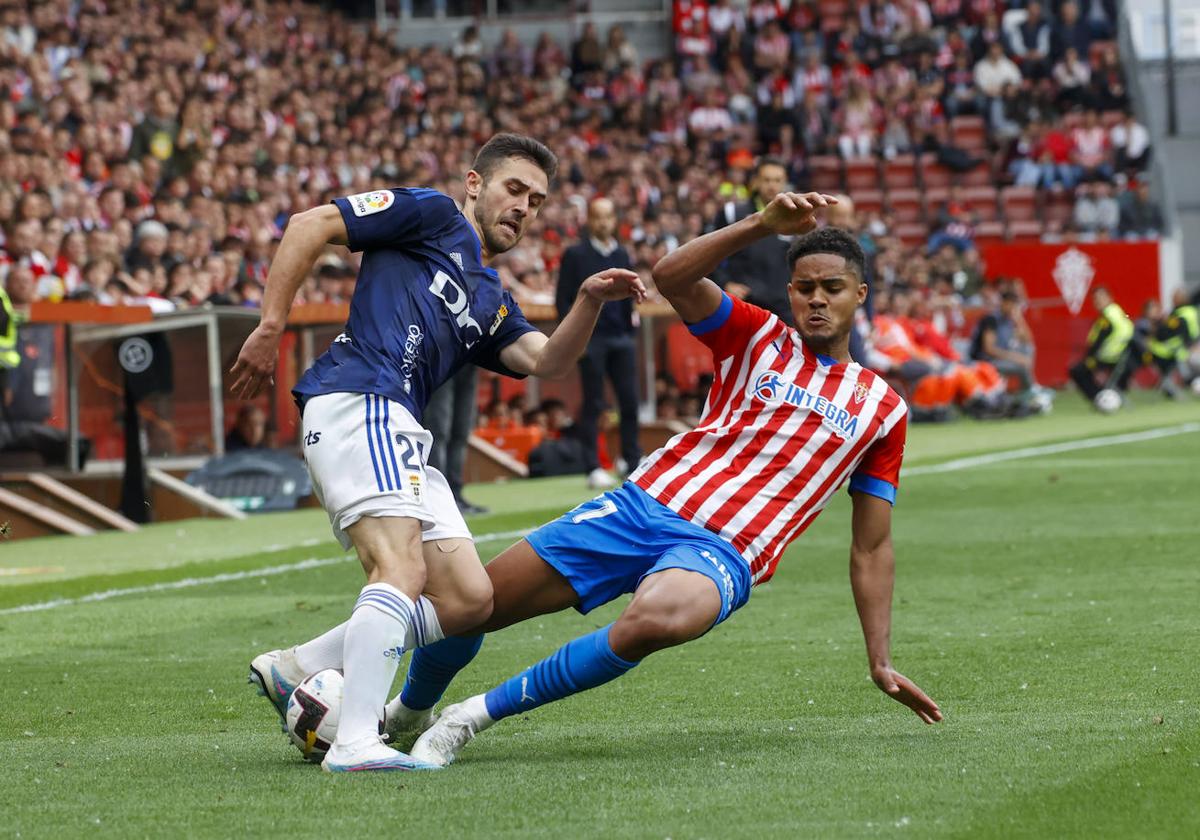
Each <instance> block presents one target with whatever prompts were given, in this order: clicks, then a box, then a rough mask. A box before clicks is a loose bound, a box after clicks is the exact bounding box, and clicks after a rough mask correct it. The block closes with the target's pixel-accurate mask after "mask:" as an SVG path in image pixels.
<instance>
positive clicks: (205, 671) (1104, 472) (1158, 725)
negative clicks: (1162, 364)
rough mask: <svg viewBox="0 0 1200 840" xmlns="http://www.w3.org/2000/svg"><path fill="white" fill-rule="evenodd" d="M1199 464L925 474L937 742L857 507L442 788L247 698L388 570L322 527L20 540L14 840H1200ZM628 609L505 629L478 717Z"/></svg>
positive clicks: (1064, 425) (921, 480)
mask: <svg viewBox="0 0 1200 840" xmlns="http://www.w3.org/2000/svg"><path fill="white" fill-rule="evenodd" d="M1198 414H1200V412H1198V411H1197V410H1196V406H1195V404H1191V405H1183V406H1160V405H1157V404H1155V403H1154V402H1153V401H1149V402H1146V403H1144V404H1142V405H1141V406H1139V407H1138V408H1137V410H1134V411H1128V412H1123V413H1121V414H1119V415H1117V416H1116V417H1112V418H1101V417H1097V416H1093V415H1090V414H1085V413H1084V412H1083V411H1082V410H1081V409H1080V408H1079V407H1078V406H1077V405H1074V404H1073V403H1072V401H1071V400H1070V398H1069V397H1067V398H1064V399H1063V400H1062V401H1060V406H1059V409H1058V410H1057V411H1056V413H1055V415H1053V416H1051V417H1049V418H1037V419H1032V420H1029V421H1024V422H1020V423H996V424H987V425H980V424H974V423H966V422H964V423H961V424H957V425H954V426H944V427H924V428H917V429H914V430H912V431H911V433H910V441H911V442H910V446H909V456H908V463H909V464H913V465H920V464H925V465H929V464H934V463H938V462H942V461H946V460H949V459H951V458H957V457H960V456H964V455H974V454H979V453H980V452H985V451H987V450H989V449H992V450H1004V449H1011V448H1014V447H1019V446H1029V445H1037V444H1040V443H1047V442H1053V441H1059V440H1066V439H1071V438H1081V437H1088V436H1091V435H1095V434H1107V433H1111V432H1122V431H1129V430H1133V429H1137V428H1148V427H1157V426H1166V425H1170V424H1173V423H1179V422H1183V421H1187V420H1196V419H1198V417H1197V415H1198ZM1198 463H1200V434H1197V433H1194V432H1193V433H1189V434H1180V435H1175V436H1172V437H1165V438H1161V439H1156V440H1145V441H1139V442H1130V443H1123V444H1117V445H1111V446H1106V447H1103V448H1095V449H1089V450H1082V451H1073V452H1062V453H1057V454H1053V455H1044V456H1041V457H1034V458H1026V459H1021V460H1011V461H1002V462H997V463H992V464H987V465H981V466H976V467H973V468H970V469H960V470H956V471H953V472H945V473H940V474H932V473H928V472H925V473H923V474H922V473H920V472H918V473H917V474H914V475H912V476H911V477H909V478H907V479H906V480H904V482H903V486H902V488H901V498H900V502H899V504H898V506H897V509H896V518H895V532H896V533H895V540H896V546H897V562H898V577H897V588H896V604H895V617H894V630H893V656H894V660H895V664H896V666H897V667H898V668H899V669H900V670H901V671H903V672H904V673H906V674H908V675H909V676H911V677H912V678H914V679H915V680H917V681H918V682H919V683H920V684H921V685H922V686H923V687H924V688H926V689H927V690H928V691H929V692H930V694H931V695H932V696H933V697H934V698H935V699H937V700H938V701H939V703H940V704H941V706H942V709H943V710H944V712H945V714H946V720H945V722H944V723H942V724H941V725H939V726H936V727H926V726H923V725H922V724H921V723H920V722H919V721H918V720H917V719H916V717H915V716H913V715H912V714H911V713H910V712H908V710H906V709H904V708H903V707H901V706H900V705H898V704H896V703H893V702H892V701H890V700H888V699H887V698H886V697H884V695H883V694H881V693H880V692H879V691H878V690H877V689H875V688H874V686H873V685H872V684H871V683H870V682H869V680H868V679H867V673H866V662H865V656H864V654H863V650H862V641H861V636H860V633H859V630H858V626H857V621H856V618H855V615H854V608H853V602H852V600H851V595H850V588H849V583H848V580H847V574H846V567H847V553H848V552H847V538H848V531H849V524H848V521H849V517H848V513H849V505H848V502H847V501H846V499H845V498H844V497H842V496H841V494H839V498H838V499H837V501H836V502H835V503H834V504H832V505H831V506H830V509H829V510H828V511H827V512H826V513H825V514H824V515H823V516H822V517H821V519H820V520H818V522H817V523H816V524H815V525H814V527H813V528H812V529H811V530H810V531H809V532H808V533H807V534H806V535H805V536H804V537H802V538H801V540H799V541H798V542H797V543H795V544H794V545H793V546H792V548H791V550H790V551H789V554H788V557H787V558H786V559H785V560H784V562H783V563H782V565H781V568H780V572H779V574H778V575H777V576H776V578H775V580H774V581H772V582H771V583H770V584H769V585H768V586H765V587H760V588H759V589H758V590H756V592H755V594H754V596H753V597H752V598H751V602H750V604H749V605H748V606H747V607H746V608H744V609H743V610H742V611H740V612H739V613H738V614H737V615H736V616H735V617H734V618H733V619H731V620H730V621H729V622H727V623H726V624H725V625H723V626H722V627H720V628H719V629H718V630H717V631H716V632H714V633H711V634H710V635H708V636H706V637H704V638H703V639H701V640H699V641H697V642H694V643H692V644H689V645H687V646H685V647H683V648H680V649H677V650H674V651H668V652H665V653H662V654H658V655H656V656H654V657H651V658H650V659H648V660H647V661H646V662H644V663H643V664H642V665H641V666H639V667H638V668H637V669H635V670H634V671H632V672H631V673H630V674H629V675H628V676H626V677H624V678H622V679H620V680H618V681H616V682H615V683H612V684H610V685H609V686H606V687H603V688H601V689H598V690H596V691H593V692H589V693H587V694H584V695H581V696H578V697H575V698H571V699H569V700H567V701H565V702H562V703H558V704H553V705H551V706H549V707H546V708H543V709H540V710H537V711H536V712H534V713H531V714H530V715H528V716H525V717H519V718H514V719H512V720H509V721H505V722H504V723H502V724H501V725H499V726H497V727H496V728H495V729H493V730H490V731H489V732H487V733H485V734H484V735H483V736H481V737H480V738H479V739H478V740H477V741H476V742H475V743H473V744H472V745H471V746H470V747H469V748H468V749H467V751H466V752H465V753H464V755H463V758H462V760H461V762H460V763H459V764H457V765H455V766H454V767H452V768H450V769H449V770H446V771H442V772H439V773H430V774H389V775H378V776H366V775H357V776H353V777H330V776H328V775H326V774H323V773H321V772H320V771H319V770H318V769H317V768H316V767H314V766H312V765H308V764H305V763H303V762H302V761H301V760H300V757H299V753H298V752H296V751H295V750H294V749H293V748H292V747H291V746H289V745H288V744H287V742H286V741H285V740H284V739H283V737H282V736H281V735H280V733H279V730H278V725H277V723H276V718H275V716H274V713H273V712H272V711H271V710H270V708H269V707H268V705H267V704H266V702H265V701H264V700H262V699H261V698H259V697H257V696H255V695H254V692H253V691H252V690H251V689H250V687H249V686H247V685H245V684H244V683H243V682H242V681H243V679H244V675H245V672H246V663H247V662H248V661H249V659H250V657H251V656H252V655H254V654H255V653H257V652H259V651H261V650H265V649H268V648H271V647H277V646H281V645H284V644H289V643H293V642H295V641H299V640H302V639H306V638H308V637H310V636H312V635H314V634H315V633H317V632H319V631H322V630H324V629H326V628H327V627H329V626H331V625H332V624H334V623H336V622H338V621H340V620H342V619H343V618H344V617H345V616H346V614H347V610H348V608H349V606H350V604H351V602H352V599H353V597H354V594H355V593H356V592H357V590H358V588H359V586H360V585H361V573H360V572H359V571H358V568H357V564H356V563H355V562H354V561H353V560H352V559H349V558H345V557H344V556H343V555H342V554H341V553H340V552H339V551H338V549H337V546H336V545H335V544H334V543H333V542H332V539H331V538H329V536H328V530H327V524H326V521H325V519H324V517H323V514H321V513H320V512H319V511H306V512H299V513H293V514H282V515H274V516H264V517H259V518H255V519H253V520H251V521H249V522H245V523H234V524H229V523H225V522H218V521H211V520H210V521H195V522H187V523H167V524H163V525H160V526H154V527H151V528H148V529H146V530H144V531H143V532H142V533H140V534H136V535H124V534H106V535H101V536H97V537H94V538H89V539H86V540H81V539H71V538H63V539H46V540H40V541H29V542H16V543H11V544H9V545H6V546H4V547H3V548H0V569H17V568H20V569H25V570H28V569H31V568H40V569H42V570H43V571H41V572H38V573H25V574H19V575H18V574H5V575H3V576H0V582H2V583H0V679H2V683H0V684H2V685H3V689H0V696H2V697H3V700H4V702H3V717H2V718H0V720H2V721H3V725H2V726H0V768H3V770H2V771H0V775H2V778H3V784H2V785H0V837H17V836H19V837H26V838H28V837H63V836H79V835H83V834H84V833H86V834H87V835H89V836H102V837H122V838H124V837H161V836H167V835H172V836H179V835H183V836H186V837H247V836H259V837H262V836H278V835H280V834H283V833H289V834H290V833H296V834H300V835H307V834H310V833H311V834H318V835H319V834H330V835H333V836H350V835H354V834H358V835H366V834H367V833H368V832H371V833H376V834H378V833H380V832H386V833H387V834H388V835H389V836H411V837H422V838H435V837H495V838H509V837H511V838H522V840H524V839H525V838H532V837H598V838H609V837H638V838H641V837H660V838H661V837H672V838H684V837H687V838H692V837H710V838H722V837H755V838H760V837H836V838H840V837H880V836H913V837H972V838H974V837H1015V836H1020V837H1055V838H1056V837H1096V836H1104V837H1195V836H1197V835H1200V807H1198V806H1197V802H1198V801H1200V800H1198V791H1200V701H1198V699H1197V686H1198V685H1200V680H1198V679H1197V675H1196V673H1197V672H1196V658H1197V653H1198V647H1197V639H1198V638H1200V611H1198V609H1197V607H1198V605H1200V597H1198V596H1200V565H1198V564H1197V557H1198V556H1200V520H1198V517H1197V511H1198V509H1200V488H1198V487H1197V482H1198V476H1197V472H1196V468H1195V465H1196V464H1198ZM581 483H582V482H581V481H579V480H576V479H569V480H551V481H546V482H532V483H524V484H511V485H507V486H497V487H480V488H471V489H472V492H471V493H470V497H471V498H472V499H473V500H477V501H479V502H480V503H482V504H487V505H490V506H491V507H492V508H493V510H494V511H495V513H493V514H492V515H489V516H486V517H482V518H479V519H476V520H475V521H473V522H472V526H473V528H474V530H475V531H476V532H477V533H478V534H500V535H501V536H500V537H499V538H497V539H492V540H491V541H489V542H487V543H485V544H482V545H481V547H480V548H481V553H482V554H483V555H484V556H485V557H490V556H493V555H494V554H495V553H497V552H498V551H499V550H501V549H502V548H503V547H504V546H505V545H506V544H507V543H508V542H510V541H511V537H508V536H503V535H504V534H508V533H511V532H513V531H517V530H520V529H524V528H529V527H533V526H535V525H537V524H540V523H541V522H543V521H545V520H547V519H549V518H551V517H552V516H555V515H557V514H558V513H561V512H562V511H563V510H564V509H565V508H567V507H568V506H570V505H572V504H574V503H575V502H578V501H581V500H583V499H584V498H586V497H587V496H588V495H589V494H588V493H587V491H586V490H584V489H583V487H582V486H581ZM302 561H311V562H310V563H309V564H308V565H307V566H306V567H302V568H292V567H293V566H295V564H298V563H301V562H302ZM47 569H49V571H46V570H47ZM217 575H223V576H224V577H223V578H219V579H220V580H223V581H224V582H218V583H213V582H211V580H210V579H211V578H213V577H214V576H217ZM130 589H133V590H135V591H134V592H133V593H131V594H124V595H121V594H114V590H116V591H125V590H130ZM96 593H107V594H105V595H101V596H99V598H97V596H96ZM89 596H90V597H91V598H93V599H95V600H90V601H89V600H82V601H81V600H80V599H85V598H88V597H89ZM52 599H66V600H65V602H64V603H62V604H61V605H60V606H58V607H55V608H53V609H46V610H41V611H36V612H12V610H13V608H15V607H19V606H21V605H26V604H32V603H38V602H46V601H49V600H52ZM619 607H620V604H614V605H610V606H609V607H607V608H605V609H603V610H600V611H598V612H596V613H593V614H592V615H589V616H586V617H581V616H579V615H577V614H575V613H573V612H569V613H564V614H561V615H556V616H548V617H545V618H543V619H538V620H534V621H532V622H529V623H526V624H525V625H521V626H517V627H514V628H511V629H509V630H506V631H503V632H501V633H497V634H495V635H493V636H492V637H490V638H489V640H488V641H487V642H486V644H485V646H484V649H483V652H482V653H481V654H480V656H479V658H478V659H477V660H476V661H475V663H474V664H473V665H472V666H471V667H470V668H468V670H467V671H466V672H464V673H463V675H462V676H461V677H460V679H459V681H458V683H456V684H455V685H454V686H452V687H451V690H450V695H449V697H448V699H450V700H456V699H460V698H462V697H465V696H467V695H468V694H470V693H474V692H478V691H481V690H484V689H486V688H488V687H490V686H491V685H492V684H494V683H495V682H497V681H498V680H500V679H503V678H504V677H507V676H509V675H510V674H512V673H513V672H515V671H518V670H520V669H521V668H523V667H525V666H526V665H529V664H531V663H532V662H533V661H535V660H536V659H538V658H540V657H542V656H544V655H546V654H548V653H549V652H551V651H552V650H553V649H554V648H555V647H557V646H558V645H559V644H561V643H562V642H565V641H567V640H568V639H570V638H573V637H574V636H576V635H579V634H580V633H583V632H585V631H587V630H590V629H592V628H594V627H598V626H601V625H602V624H604V623H607V622H608V621H610V620H612V618H613V617H614V616H615V614H616V612H617V610H618V609H619Z"/></svg>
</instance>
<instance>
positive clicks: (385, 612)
mask: <svg viewBox="0 0 1200 840" xmlns="http://www.w3.org/2000/svg"><path fill="white" fill-rule="evenodd" d="M346 533H347V534H348V535H349V536H350V539H351V540H352V541H353V543H354V547H355V550H356V551H357V552H358V557H359V560H360V561H361V562H362V566H363V571H364V572H366V575H367V585H366V586H365V587H363V589H362V592H361V593H360V594H359V597H358V601H357V602H356V603H355V606H354V612H353V614H352V615H351V616H350V621H349V622H347V626H346V638H345V647H344V650H343V654H342V668H343V671H344V673H345V688H344V689H343V696H342V710H341V717H340V719H339V722H338V733H337V738H336V739H335V740H334V743H333V746H332V747H330V749H329V752H328V753H326V755H325V760H324V761H323V762H322V765H321V766H322V767H323V768H324V769H325V770H327V771H331V772H344V771H355V770H407V769H422V768H424V767H426V766H427V765H423V764H422V763H421V762H415V761H413V760H412V759H411V758H410V757H408V756H406V755H404V754H403V753H399V752H396V751H395V750H392V749H390V748H389V747H387V746H386V745H385V744H384V743H383V740H382V739H381V738H380V737H379V724H380V722H381V721H382V720H383V714H384V704H385V703H386V702H387V693H388V689H389V688H390V687H391V684H392V680H393V679H394V678H395V676H396V668H397V666H398V665H399V659H400V657H401V656H402V655H403V654H404V649H405V645H406V644H407V643H408V641H409V639H410V637H411V636H416V638H417V639H418V640H420V639H421V637H422V636H423V635H424V633H425V630H426V629H427V628H424V627H423V626H422V625H421V623H420V617H419V616H418V615H417V612H416V603H415V601H416V599H417V598H418V597H419V596H420V594H421V591H422V590H423V589H424V588H425V579H426V569H425V560H424V557H423V556H422V550H421V523H420V521H419V520H417V519H414V518H412V517H364V518H362V519H360V520H358V521H357V522H355V523H354V524H353V525H351V526H350V527H348V528H347V529H346Z"/></svg>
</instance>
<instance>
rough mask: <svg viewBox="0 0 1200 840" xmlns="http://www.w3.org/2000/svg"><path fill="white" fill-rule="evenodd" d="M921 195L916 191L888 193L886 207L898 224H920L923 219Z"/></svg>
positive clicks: (893, 191)
mask: <svg viewBox="0 0 1200 840" xmlns="http://www.w3.org/2000/svg"><path fill="white" fill-rule="evenodd" d="M922 205H923V202H922V201H921V194H920V193H919V192H917V191H916V190H892V191H891V192H890V193H888V207H889V208H890V209H891V211H892V216H893V217H894V218H895V220H896V222H897V223H898V224H904V223H911V222H920V221H923V219H924V218H925V210H924V207H923V206H922Z"/></svg>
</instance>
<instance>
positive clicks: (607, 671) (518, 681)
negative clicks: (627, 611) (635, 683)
mask: <svg viewBox="0 0 1200 840" xmlns="http://www.w3.org/2000/svg"><path fill="white" fill-rule="evenodd" d="M611 629H612V625H611V624H610V625H608V626H607V627H601V628H600V629H599V630H597V631H596V632H594V633H589V634H588V635H586V636H580V637H579V638H578V639H576V640H575V641H573V642H568V643H567V644H565V645H563V646H562V647H560V648H559V649H558V650H556V651H555V652H554V653H552V654H551V655H550V656H548V657H546V658H545V659H543V660H542V661H541V662H539V663H538V664H536V665H534V666H533V667H532V668H529V669H527V670H525V671H522V672H521V673H520V674H517V675H516V676H515V677H512V678H510V679H509V680H507V681H506V682H503V683H501V684H500V685H498V686H496V687H495V688H493V689H492V690H491V691H489V692H488V693H487V695H486V696H485V697H484V701H485V702H486V703H487V711H488V715H490V716H491V718H492V720H500V719H501V718H506V717H508V716H509V715H515V714H516V713H517V712H527V711H529V710H530V709H536V708H537V707H538V706H544V705H545V704H546V703H552V702H554V701H555V700H561V699H562V698H564V697H569V696H570V695H572V694H578V693H579V692H581V691H587V690H588V689H589V688H595V687H596V686H598V685H604V684H605V683H606V682H610V681H611V680H615V679H616V678H617V677H619V676H621V675H622V674H624V673H625V672H626V671H628V670H629V669H630V668H632V667H633V666H634V665H637V663H636V662H629V661H628V660H625V659H622V658H621V657H619V656H617V655H616V654H615V653H613V649H612V647H611V646H610V645H609V643H608V631H609V630H611Z"/></svg>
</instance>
